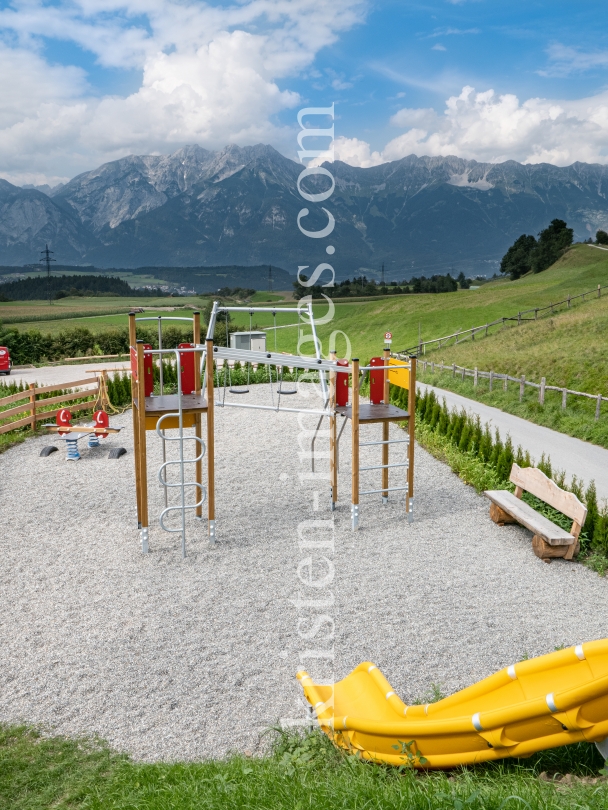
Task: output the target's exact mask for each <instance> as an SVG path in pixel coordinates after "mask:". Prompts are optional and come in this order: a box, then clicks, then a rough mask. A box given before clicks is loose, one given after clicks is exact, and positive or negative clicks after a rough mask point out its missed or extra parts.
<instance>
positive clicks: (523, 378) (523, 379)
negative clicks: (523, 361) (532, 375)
mask: <svg viewBox="0 0 608 810" xmlns="http://www.w3.org/2000/svg"><path fill="white" fill-rule="evenodd" d="M525 389H526V375H525V374H522V375H521V381H520V383H519V401H520V402H521V401H522V399H523V398H524V391H525Z"/></svg>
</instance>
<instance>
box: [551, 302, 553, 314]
mask: <svg viewBox="0 0 608 810" xmlns="http://www.w3.org/2000/svg"><path fill="white" fill-rule="evenodd" d="M551 314H552V315H553V301H551Z"/></svg>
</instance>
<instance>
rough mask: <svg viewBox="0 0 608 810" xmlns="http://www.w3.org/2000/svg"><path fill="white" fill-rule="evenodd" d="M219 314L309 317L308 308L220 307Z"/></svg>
mask: <svg viewBox="0 0 608 810" xmlns="http://www.w3.org/2000/svg"><path fill="white" fill-rule="evenodd" d="M321 303H323V302H321ZM217 312H271V313H272V312H300V313H301V314H302V316H304V315H308V307H306V308H304V307H302V308H300V309H298V307H295V308H294V307H218V308H217ZM303 323H305V322H303Z"/></svg>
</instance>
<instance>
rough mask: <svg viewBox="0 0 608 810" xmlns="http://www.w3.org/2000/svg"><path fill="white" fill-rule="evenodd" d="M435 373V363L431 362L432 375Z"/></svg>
mask: <svg viewBox="0 0 608 810" xmlns="http://www.w3.org/2000/svg"><path fill="white" fill-rule="evenodd" d="M434 373H435V363H434V362H433V361H432V360H431V374H434Z"/></svg>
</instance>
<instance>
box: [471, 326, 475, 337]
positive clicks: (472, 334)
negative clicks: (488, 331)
mask: <svg viewBox="0 0 608 810" xmlns="http://www.w3.org/2000/svg"><path fill="white" fill-rule="evenodd" d="M471 340H475V327H474V326H472V327H471Z"/></svg>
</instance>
